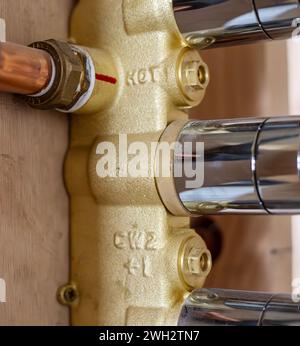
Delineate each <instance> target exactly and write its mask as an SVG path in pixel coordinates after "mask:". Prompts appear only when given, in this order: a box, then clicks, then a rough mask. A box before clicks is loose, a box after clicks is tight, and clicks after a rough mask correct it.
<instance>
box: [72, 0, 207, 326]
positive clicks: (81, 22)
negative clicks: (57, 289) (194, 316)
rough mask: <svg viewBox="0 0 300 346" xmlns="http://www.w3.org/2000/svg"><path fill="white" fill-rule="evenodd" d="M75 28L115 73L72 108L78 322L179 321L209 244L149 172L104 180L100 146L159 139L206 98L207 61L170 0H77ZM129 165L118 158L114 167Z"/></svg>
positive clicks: (77, 39)
mask: <svg viewBox="0 0 300 346" xmlns="http://www.w3.org/2000/svg"><path fill="white" fill-rule="evenodd" d="M71 35H72V37H71V39H72V42H73V43H74V44H77V45H80V46H85V47H92V48H87V49H88V51H89V52H90V54H91V56H92V58H93V61H94V64H95V68H96V73H97V74H102V75H106V76H112V77H114V78H115V83H110V82H109V79H107V80H105V79H104V80H97V81H96V85H95V89H94V92H93V95H92V97H91V98H90V100H89V102H88V103H87V104H86V105H85V106H84V107H83V108H82V109H81V110H80V111H78V112H77V114H74V115H73V116H72V131H71V142H70V151H69V153H68V157H67V161H66V182H67V186H68V190H69V193H70V196H71V232H72V234H71V239H72V245H71V251H72V264H71V266H72V268H71V283H70V284H71V286H72V287H76V290H77V291H76V297H77V292H78V299H77V300H78V301H77V303H76V304H72V323H73V324H74V325H88V324H92V325H173V324H176V323H177V320H178V316H179V311H180V308H181V305H182V303H183V300H184V296H185V295H186V293H187V291H188V290H191V289H193V288H195V287H201V286H202V285H203V283H204V280H205V277H206V275H207V274H208V272H209V270H210V266H211V260H210V256H209V252H208V250H207V249H206V246H205V244H204V242H203V241H202V239H201V238H200V237H199V236H198V235H197V234H196V233H195V232H194V231H193V230H191V229H190V228H189V218H186V217H174V216H171V215H170V214H168V212H167V210H166V208H165V207H164V205H163V204H162V202H161V200H160V197H159V194H158V192H157V188H156V184H155V179H154V178H153V177H150V176H149V177H148V178H143V177H141V178H133V177H119V176H118V177H106V178H100V177H99V176H98V175H97V170H96V167H97V163H98V160H99V158H100V155H99V153H98V151H97V148H98V145H99V143H103V142H110V143H114V144H116V147H117V148H118V145H119V134H126V135H127V140H128V145H129V144H130V143H133V142H135V141H143V142H144V143H146V145H147V146H148V147H150V145H151V143H152V142H158V141H159V138H160V136H161V134H162V133H163V131H164V129H165V128H166V127H167V124H168V123H169V122H171V121H173V120H178V119H182V120H184V119H187V113H186V112H185V111H184V109H186V108H189V107H192V106H195V105H197V104H198V103H199V102H200V101H201V100H202V98H203V96H204V93H205V88H206V86H207V83H208V80H209V75H208V71H207V67H206V65H205V63H204V62H203V61H202V59H201V57H200V55H199V53H198V52H197V51H194V50H191V49H190V48H188V47H187V46H186V44H185V43H184V40H183V39H182V37H181V35H180V34H179V32H178V29H177V26H176V24H175V20H174V14H173V9H172V5H171V2H170V1H169V0H152V1H149V0H130V1H129V0H123V1H120V0H110V1H94V0H80V1H79V3H78V5H77V7H76V9H75V12H74V15H73V19H72V31H71ZM189 57H190V58H189ZM117 154H118V153H117ZM126 164H127V163H126V162H125V161H124V160H123V159H122V158H120V161H119V162H118V168H119V169H122V168H124V167H125V166H126ZM67 296H68V295H67ZM72 296H73V295H72Z"/></svg>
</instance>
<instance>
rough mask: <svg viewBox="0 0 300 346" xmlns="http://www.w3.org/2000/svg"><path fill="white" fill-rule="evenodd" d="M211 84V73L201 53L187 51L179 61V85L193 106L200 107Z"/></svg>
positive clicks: (193, 50)
mask: <svg viewBox="0 0 300 346" xmlns="http://www.w3.org/2000/svg"><path fill="white" fill-rule="evenodd" d="M208 83H209V71H208V67H207V65H206V64H205V63H204V61H203V60H202V58H201V56H200V54H199V52H198V51H197V50H195V49H189V48H187V49H185V50H184V52H183V54H182V55H181V57H180V59H179V66H178V84H179V87H180V89H181V91H182V93H183V95H184V96H185V97H186V98H187V100H188V101H189V104H190V105H191V106H196V105H198V104H199V103H200V102H201V101H202V99H203V97H204V95H205V90H206V88H207V86H208Z"/></svg>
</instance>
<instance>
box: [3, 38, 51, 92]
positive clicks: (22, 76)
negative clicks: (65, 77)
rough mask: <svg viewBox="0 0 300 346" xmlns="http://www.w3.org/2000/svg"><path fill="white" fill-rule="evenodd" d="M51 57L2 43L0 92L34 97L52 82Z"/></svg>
mask: <svg viewBox="0 0 300 346" xmlns="http://www.w3.org/2000/svg"><path fill="white" fill-rule="evenodd" d="M51 75H52V63H51V57H50V55H49V54H48V53H47V52H45V51H42V50H39V49H34V48H29V47H25V46H21V45H17V44H14V43H8V42H7V43H3V42H1V43H0V92H8V93H16V94H23V95H32V94H36V93H38V92H40V91H41V90H43V89H44V88H46V87H47V85H48V84H49V82H50V80H51Z"/></svg>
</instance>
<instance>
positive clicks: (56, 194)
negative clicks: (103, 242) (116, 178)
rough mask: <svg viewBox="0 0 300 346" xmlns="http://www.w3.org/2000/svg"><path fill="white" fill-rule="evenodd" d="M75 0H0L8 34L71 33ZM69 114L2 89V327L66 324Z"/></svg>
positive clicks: (22, 38) (24, 40)
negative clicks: (60, 298) (61, 295)
mask: <svg viewBox="0 0 300 346" xmlns="http://www.w3.org/2000/svg"><path fill="white" fill-rule="evenodd" d="M71 6H72V1H71V0H63V1H61V0H51V1H48V0H34V1H32V0H0V17H2V18H4V19H5V20H6V24H7V40H9V41H12V42H17V43H21V44H29V43H31V42H33V41H36V40H41V39H48V38H61V39H66V37H67V33H68V20H69V14H70V10H71ZM67 146H68V118H67V116H66V115H63V114H59V113H57V112H55V111H53V112H44V111H37V110H32V109H30V108H29V107H27V106H26V105H25V103H24V102H22V100H20V99H18V98H16V97H15V96H11V95H0V215H1V219H0V278H3V279H5V281H6V285H7V302H6V303H5V304H0V325H8V324H13V325H24V324H25V325H57V324H58V325H64V324H68V323H69V314H68V310H67V309H66V308H65V307H62V306H60V305H59V304H58V303H57V301H56V290H57V288H58V287H59V286H60V285H61V284H64V283H66V282H67V281H68V262H69V254H68V246H69V244H68V242H69V236H68V233H69V230H68V198H67V195H66V192H65V189H64V183H63V160H64V156H65V153H66V150H67Z"/></svg>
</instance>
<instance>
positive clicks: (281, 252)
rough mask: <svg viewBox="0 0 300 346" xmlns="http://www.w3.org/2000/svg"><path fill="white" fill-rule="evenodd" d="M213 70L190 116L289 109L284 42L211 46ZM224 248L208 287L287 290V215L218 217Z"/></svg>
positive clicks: (208, 57) (273, 112) (209, 59)
mask: <svg viewBox="0 0 300 346" xmlns="http://www.w3.org/2000/svg"><path fill="white" fill-rule="evenodd" d="M203 57H204V59H205V60H206V62H207V63H208V66H209V67H210V71H211V83H210V86H209V88H208V91H207V95H206V98H205V101H204V102H203V103H202V104H201V105H200V107H198V109H196V110H194V111H193V112H192V115H191V117H193V118H199V119H217V118H232V117H248V116H273V115H287V114H288V113H289V98H288V94H289V89H288V82H289V81H288V73H287V70H288V65H287V49H286V43H285V42H276V43H268V44H257V45H250V46H242V47H232V48H226V49H216V50H210V51H206V52H204V53H203ZM215 220H216V222H217V224H218V225H219V226H220V228H221V230H222V233H223V238H224V246H223V251H222V254H221V256H220V258H219V259H218V260H217V261H216V262H215V263H214V267H213V270H212V273H211V275H210V276H209V278H208V280H207V283H206V285H207V287H221V288H231V289H246V290H263V291H273V292H277V291H284V292H288V291H290V290H291V237H290V218H289V217H272V216H267V217H264V216H226V217H221V216H220V217H216V218H215Z"/></svg>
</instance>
